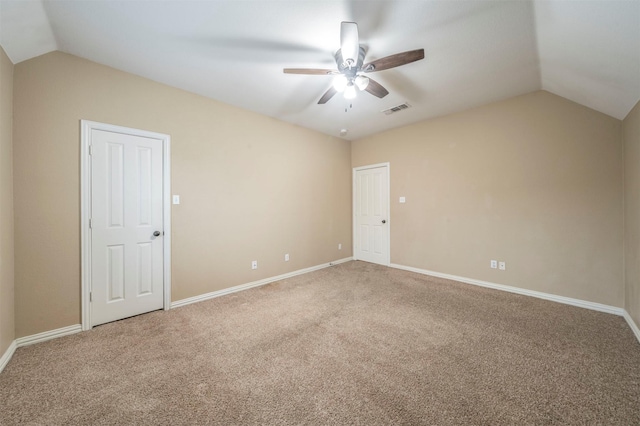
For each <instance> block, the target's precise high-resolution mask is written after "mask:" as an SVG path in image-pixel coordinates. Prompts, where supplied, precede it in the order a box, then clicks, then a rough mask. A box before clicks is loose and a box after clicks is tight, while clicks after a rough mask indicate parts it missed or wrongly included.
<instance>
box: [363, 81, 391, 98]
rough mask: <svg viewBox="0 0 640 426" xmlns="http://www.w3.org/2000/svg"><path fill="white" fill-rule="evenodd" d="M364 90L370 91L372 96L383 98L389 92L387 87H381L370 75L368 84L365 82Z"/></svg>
mask: <svg viewBox="0 0 640 426" xmlns="http://www.w3.org/2000/svg"><path fill="white" fill-rule="evenodd" d="M364 90H366V91H367V92H369V93H371V94H372V95H373V96H377V97H379V98H384V97H385V96H387V95H388V94H389V91H388V90H387V89H385V88H384V87H382V85H381V84H380V83H378V82H377V81H375V80H374V79H372V78H370V77H369V84H367V87H366V88H365V89H364Z"/></svg>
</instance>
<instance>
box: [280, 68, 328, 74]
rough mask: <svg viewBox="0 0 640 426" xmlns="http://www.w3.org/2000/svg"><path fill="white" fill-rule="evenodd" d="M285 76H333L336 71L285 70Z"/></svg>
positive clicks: (316, 69)
mask: <svg viewBox="0 0 640 426" xmlns="http://www.w3.org/2000/svg"><path fill="white" fill-rule="evenodd" d="M282 71H283V72H284V73H285V74H308V75H333V74H338V70H325V69H320V68H285V69H283V70H282Z"/></svg>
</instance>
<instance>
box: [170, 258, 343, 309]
mask: <svg viewBox="0 0 640 426" xmlns="http://www.w3.org/2000/svg"><path fill="white" fill-rule="evenodd" d="M350 260H353V257H345V258H344V259H339V260H334V261H333V262H329V263H323V264H321V265H316V266H311V267H309V268H305V269H298V270H297V271H293V272H287V273H286V274H282V275H278V276H275V277H270V278H264V279H262V280H258V281H252V282H250V283H246V284H240V285H237V286H234V287H229V288H224V289H222V290H217V291H212V292H211V293H205V294H201V295H199V296H193V297H188V298H186V299H182V300H176V301H175V302H172V303H171V308H172V309H173V308H179V307H180V306H185V305H190V304H192V303H196V302H202V301H204V300H209V299H213V298H216V297H220V296H224V295H225V294H231V293H236V292H238V291H243V290H248V289H250V288H254V287H259V286H261V285H265V284H269V283H272V282H275V281H280V280H284V279H287V278H291V277H295V276H296V275H302V274H306V273H309V272H313V271H317V270H319V269H324V268H328V267H330V266H334V265H339V264H340V263H344V262H348V261H350Z"/></svg>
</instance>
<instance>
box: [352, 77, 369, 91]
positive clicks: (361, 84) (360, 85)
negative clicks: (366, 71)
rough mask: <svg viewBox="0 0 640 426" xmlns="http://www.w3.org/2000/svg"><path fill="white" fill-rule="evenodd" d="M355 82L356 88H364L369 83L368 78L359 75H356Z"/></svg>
mask: <svg viewBox="0 0 640 426" xmlns="http://www.w3.org/2000/svg"><path fill="white" fill-rule="evenodd" d="M355 83H356V86H358V89H360V90H364V89H366V88H367V86H368V85H369V78H368V77H364V76H362V75H359V76H357V77H356V80H355Z"/></svg>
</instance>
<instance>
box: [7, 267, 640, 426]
mask: <svg viewBox="0 0 640 426" xmlns="http://www.w3.org/2000/svg"><path fill="white" fill-rule="evenodd" d="M0 424H2V425H13V424H33V425H36V424H38V425H53V424H61V425H62V424H65V425H68V424H113V425H115V424H117V425H125V424H149V425H157V424H173V425H176V424H220V425H230V424H361V425H376V424H384V425H387V424H437V425H447V424H464V425H469V424H485V425H499V424H504V425H523V424H605V425H614V424H619V425H632V424H636V425H637V424H640V344H639V343H638V341H637V340H636V339H635V337H634V335H633V334H632V332H631V330H630V329H629V327H628V325H627V324H626V322H625V321H624V319H623V318H621V317H617V316H614V315H609V314H604V313H599V312H593V311H588V310H585V309H580V308H575V307H570V306H566V305H560V304H556V303H553V302H547V301H543V300H538V299H534V298H529V297H524V296H518V295H513V294H509V293H504V292H499V291H493V290H488V289H483V288H478V287H474V286H470V285H466V284H460V283H455V282H451V281H446V280H441V279H434V278H429V277H426V276H422V275H418V274H413V273H409V272H404V271H399V270H394V269H388V268H384V267H380V266H377V265H372V264H367V263H363V262H349V263H345V264H342V265H339V266H335V267H332V268H328V269H323V270H321V271H317V272H313V273H310V274H307V275H303V276H299V277H295V278H291V279H288V280H284V281H280V282H277V283H273V284H270V285H267V286H264V287H261V288H256V289H253V290H249V291H245V292H241V293H235V294H233V295H228V296H224V297H221V298H218V299H214V300H210V301H206V302H201V303H197V304H193V305H189V306H186V307H183V308H178V309H175V310H172V311H170V312H154V313H151V314H147V315H142V316H139V317H135V318H131V319H128V320H124V321H119V322H116V323H111V324H107V325H103V326H100V327H97V328H95V329H94V330H92V331H90V332H85V333H80V334H76V335H73V336H68V337H64V338H60V339H57V340H52V341H49V342H45V343H41V344H37V345H33V346H28V347H24V348H20V349H18V350H17V351H16V353H15V355H14V357H13V359H12V360H11V361H10V363H9V364H8V365H7V367H6V369H5V371H4V372H3V373H2V374H0Z"/></svg>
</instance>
